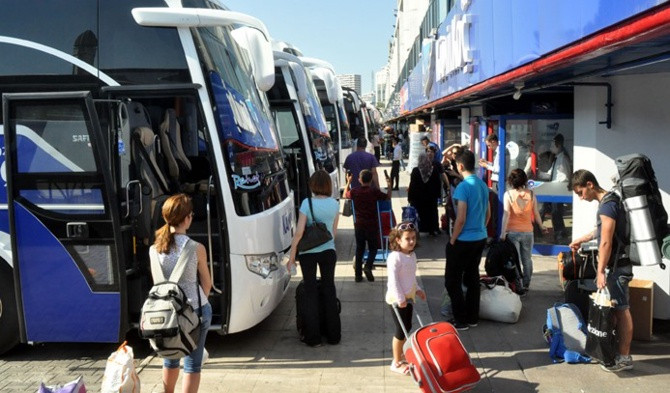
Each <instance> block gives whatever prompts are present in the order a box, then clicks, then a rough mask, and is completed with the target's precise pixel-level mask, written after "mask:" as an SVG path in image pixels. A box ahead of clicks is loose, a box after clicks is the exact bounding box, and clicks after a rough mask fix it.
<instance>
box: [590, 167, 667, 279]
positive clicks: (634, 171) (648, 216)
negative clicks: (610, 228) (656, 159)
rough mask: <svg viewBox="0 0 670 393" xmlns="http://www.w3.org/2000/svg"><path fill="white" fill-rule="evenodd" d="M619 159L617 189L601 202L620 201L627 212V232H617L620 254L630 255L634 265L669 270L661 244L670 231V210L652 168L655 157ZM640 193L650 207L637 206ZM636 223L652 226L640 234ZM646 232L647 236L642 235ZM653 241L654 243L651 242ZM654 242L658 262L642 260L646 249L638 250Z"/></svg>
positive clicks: (620, 255) (629, 257)
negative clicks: (666, 206) (663, 258)
mask: <svg viewBox="0 0 670 393" xmlns="http://www.w3.org/2000/svg"><path fill="white" fill-rule="evenodd" d="M615 162H616V166H617V170H618V172H619V179H618V180H617V182H616V184H615V185H614V188H613V190H612V191H611V192H609V193H608V194H606V195H605V197H604V198H603V200H602V201H601V203H604V202H607V201H611V200H616V201H617V203H618V204H619V207H620V208H621V209H623V210H624V211H625V212H626V214H625V215H624V216H625V223H624V225H625V235H624V236H621V235H619V234H617V232H618V231H616V232H615V234H617V243H618V249H617V250H616V253H617V257H618V258H621V257H625V258H628V259H630V261H631V262H632V263H633V264H634V265H655V264H660V266H661V268H662V269H665V265H664V264H663V262H662V258H661V254H660V247H661V245H662V244H663V238H665V237H666V236H667V235H668V233H669V231H668V213H667V212H666V210H665V208H664V207H663V201H662V199H661V193H660V191H659V189H658V182H657V181H656V175H655V173H654V169H653V168H652V167H651V160H650V159H649V158H648V157H647V156H645V155H643V154H628V155H625V156H621V157H617V159H616V160H615ZM640 196H646V204H647V206H646V207H643V206H641V207H640V205H639V204H636V205H638V207H633V203H632V201H633V200H634V199H633V198H635V197H640ZM627 201H628V203H627ZM647 212H648V213H647ZM644 221H647V222H644ZM633 222H635V223H636V225H643V224H649V225H645V226H644V228H641V229H640V230H639V232H640V233H639V234H637V235H636V233H635V232H634V231H633V228H632V227H631V223H633ZM617 224H619V223H617ZM643 233H644V236H642V234H643ZM636 237H637V238H636ZM650 242H652V243H651V244H650ZM653 244H655V245H656V250H655V251H654V254H655V255H656V257H655V258H654V259H655V260H656V261H645V262H644V263H643V261H642V260H641V259H643V258H641V256H642V252H640V253H638V249H640V250H641V249H642V247H645V246H650V245H652V246H653Z"/></svg>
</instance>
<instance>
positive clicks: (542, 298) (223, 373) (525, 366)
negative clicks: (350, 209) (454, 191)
mask: <svg viewBox="0 0 670 393" xmlns="http://www.w3.org/2000/svg"><path fill="white" fill-rule="evenodd" d="M383 163H384V165H383V167H387V166H389V163H388V161H384V162H383ZM380 169H383V168H380ZM380 173H382V172H381V170H380ZM408 182H409V174H407V173H404V172H403V173H401V176H400V183H401V190H400V192H399V193H398V192H394V196H393V208H394V211H395V215H396V217H400V216H401V214H400V213H401V207H402V206H403V205H405V204H406V193H405V191H404V190H405V189H406V186H407V184H408ZM446 241H447V237H446V235H442V236H439V237H430V236H424V235H422V236H421V238H420V239H419V247H418V248H417V250H416V253H417V257H418V260H419V264H418V266H419V269H418V276H419V280H420V283H421V286H422V287H423V288H424V289H425V290H426V293H427V295H428V298H427V301H426V302H422V301H419V302H418V303H417V305H416V310H417V314H418V315H419V316H420V318H421V320H422V321H423V323H424V324H426V323H431V322H433V321H440V320H442V316H441V315H440V313H439V308H440V302H441V296H442V292H443V290H444V278H443V275H444V263H445V261H444V248H445V245H446ZM336 248H337V256H338V264H337V267H336V272H335V273H336V274H335V276H336V278H335V280H336V287H337V294H338V297H339V298H340V301H341V303H342V313H341V320H342V341H341V343H340V344H339V345H324V346H322V347H319V348H311V347H307V346H306V345H304V344H302V343H301V342H300V341H299V340H298V334H297V331H296V328H295V316H296V310H295V298H294V295H295V287H296V285H297V283H298V282H299V281H300V279H301V277H300V275H299V274H298V276H297V277H294V278H293V279H292V281H291V285H290V287H289V289H288V293H287V294H286V296H285V298H284V300H283V301H282V302H281V304H280V305H279V307H278V308H277V309H276V310H275V311H274V312H273V313H272V314H271V315H270V317H268V318H267V319H266V320H265V321H263V322H262V323H260V324H259V325H258V326H256V327H254V328H252V329H249V330H247V331H245V332H241V333H236V334H231V335H226V336H220V335H218V334H216V333H213V332H212V333H210V334H209V335H208V337H207V344H206V348H207V350H208V351H209V354H210V358H209V361H208V362H207V363H206V364H205V365H204V368H203V372H202V380H201V385H200V392H267V391H272V392H276V393H281V392H292V393H294V392H337V393H342V392H415V391H418V388H417V387H416V385H415V384H414V382H413V381H412V379H411V378H410V377H407V376H402V375H398V374H396V373H393V372H391V371H390V370H389V366H390V364H391V337H392V335H393V331H394V326H393V321H392V318H393V317H392V315H391V312H390V310H389V309H388V306H387V305H386V303H385V302H384V294H385V291H386V280H387V272H386V269H385V268H384V267H377V268H376V270H374V275H375V278H376V279H375V281H374V282H367V281H363V282H360V283H356V282H354V272H353V269H352V260H353V256H354V251H355V242H354V231H353V222H352V220H351V218H347V217H341V218H340V225H339V229H338V234H337V238H336ZM533 260H534V274H533V279H532V283H531V290H530V292H529V294H528V295H527V296H526V297H524V298H523V299H522V301H523V309H522V312H521V317H520V319H519V321H518V322H517V323H516V324H504V323H496V322H491V321H484V320H482V321H480V323H479V326H477V327H475V328H471V329H470V330H468V331H464V332H461V333H460V336H461V339H462V341H463V343H464V345H465V347H466V349H467V350H468V351H469V353H470V356H471V358H472V360H473V362H474V364H475V366H476V367H477V369H478V370H479V372H480V374H481V382H480V383H479V384H478V385H477V386H476V387H475V388H474V389H473V391H475V392H515V393H521V392H626V391H631V392H640V391H644V392H645V393H652V392H666V391H667V389H668V386H670V375H669V373H670V333H669V332H670V329H669V328H668V327H669V325H670V324H668V323H665V321H655V334H654V337H653V339H652V341H648V342H643V341H633V345H632V355H633V358H634V363H635V368H634V369H633V370H632V371H625V372H621V373H619V374H611V373H607V372H604V371H602V370H601V369H600V367H599V366H598V365H597V364H579V365H571V364H565V363H562V364H554V363H552V361H551V359H550V358H549V349H548V346H547V344H546V343H545V341H544V339H543V336H542V325H543V324H544V323H545V319H546V309H547V308H548V307H550V306H551V305H552V304H553V303H555V302H558V301H561V300H562V298H563V294H562V289H561V287H560V284H559V280H558V273H557V265H556V259H555V257H542V256H534V257H533ZM483 266H484V263H483V260H482V264H481V269H482V272H483ZM417 325H418V324H417V321H416V319H414V328H416V326H417ZM133 336H136V334H132V333H131V334H129V342H130V344H131V345H133V347H134V348H135V356H136V364H137V368H138V371H139V377H140V380H141V383H142V391H143V392H145V393H146V392H162V391H163V389H162V386H161V364H162V361H161V359H159V358H156V357H154V356H152V355H151V354H150V350H149V346H148V343H147V342H146V341H143V340H140V339H137V338H136V337H133ZM115 347H116V345H111V344H74V343H73V344H38V345H35V346H25V345H24V346H19V347H17V348H15V349H14V350H12V351H10V352H9V353H8V354H6V355H5V356H4V357H3V358H2V359H0V392H34V391H36V390H37V387H38V386H39V381H45V382H47V383H55V382H60V383H64V382H67V381H70V380H72V379H74V378H76V376H77V375H84V379H85V381H86V384H87V387H88V388H89V391H99V390H100V383H101V379H102V374H103V372H104V367H105V359H106V357H107V356H108V355H109V353H110V352H111V351H112V350H114V349H115ZM179 386H181V377H180V380H179V382H178V387H179ZM179 389H180V388H178V391H179Z"/></svg>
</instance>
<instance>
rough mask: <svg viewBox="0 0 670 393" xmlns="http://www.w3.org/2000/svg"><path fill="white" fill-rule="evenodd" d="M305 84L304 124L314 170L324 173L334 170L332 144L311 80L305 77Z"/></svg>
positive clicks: (307, 76)
mask: <svg viewBox="0 0 670 393" xmlns="http://www.w3.org/2000/svg"><path fill="white" fill-rule="evenodd" d="M305 78H306V80H307V81H308V82H307V98H306V99H305V100H304V102H303V105H302V106H303V113H304V115H305V123H306V124H307V129H308V130H309V133H310V138H311V139H312V150H313V151H314V158H316V165H317V168H316V169H325V170H326V172H329V173H330V172H332V171H334V170H335V165H334V159H335V154H334V152H333V142H332V140H331V139H330V134H329V133H328V127H327V126H326V119H325V117H324V116H323V111H322V110H321V104H319V96H318V94H317V92H316V89H315V88H314V84H313V83H312V78H311V77H310V76H309V75H307V74H306V75H305Z"/></svg>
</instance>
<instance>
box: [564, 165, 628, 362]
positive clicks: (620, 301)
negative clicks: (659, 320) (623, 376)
mask: <svg viewBox="0 0 670 393" xmlns="http://www.w3.org/2000/svg"><path fill="white" fill-rule="evenodd" d="M572 190H573V191H574V192H575V194H577V195H578V196H579V199H582V200H584V201H587V202H592V201H598V213H597V216H596V223H597V225H596V228H595V229H594V230H593V231H591V232H589V233H587V234H586V235H584V236H581V237H578V238H577V239H575V240H573V241H572V243H570V248H571V249H572V250H578V249H579V247H580V246H581V244H582V243H584V242H587V241H589V240H592V239H597V240H598V271H597V274H596V284H597V286H598V289H602V288H605V286H607V289H608V290H609V293H610V296H611V297H612V300H613V301H615V302H616V305H615V306H614V307H615V311H614V315H615V317H616V335H617V337H618V339H619V348H618V349H619V354H618V355H617V356H616V360H615V363H614V364H611V365H608V364H603V365H601V366H600V367H602V369H603V370H605V371H608V372H619V371H623V370H631V369H632V368H633V358H632V357H631V356H630V343H631V340H632V339H633V318H632V317H631V314H630V308H629V303H628V283H629V282H630V280H632V279H633V266H632V264H631V262H630V260H628V259H625V258H621V254H620V252H618V250H619V248H621V249H623V247H619V244H618V241H617V238H619V239H623V238H625V237H624V236H626V235H625V232H626V219H627V218H626V212H625V211H624V210H623V209H622V208H621V205H620V204H619V200H618V197H616V196H614V197H612V195H611V194H610V195H608V192H607V191H605V190H604V189H602V188H601V187H600V185H599V184H598V180H596V177H595V176H594V175H593V173H591V172H589V171H587V170H584V169H580V170H578V171H577V172H575V173H574V174H573V175H572ZM615 234H616V235H615Z"/></svg>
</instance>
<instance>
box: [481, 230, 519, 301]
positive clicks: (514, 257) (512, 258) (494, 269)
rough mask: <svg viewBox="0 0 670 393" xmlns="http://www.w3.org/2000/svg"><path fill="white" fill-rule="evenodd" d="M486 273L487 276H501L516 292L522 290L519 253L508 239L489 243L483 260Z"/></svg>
mask: <svg viewBox="0 0 670 393" xmlns="http://www.w3.org/2000/svg"><path fill="white" fill-rule="evenodd" d="M484 269H485V270H486V275H487V276H489V277H495V276H503V277H505V280H507V282H508V283H509V285H510V288H512V290H513V291H514V292H516V293H521V292H522V291H523V273H522V272H521V262H520V261H519V253H518V252H517V250H516V247H514V243H512V242H511V241H510V240H509V239H505V240H498V241H494V242H492V243H491V245H490V246H489V250H488V252H487V253H486V261H485V262H484Z"/></svg>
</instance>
